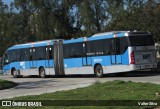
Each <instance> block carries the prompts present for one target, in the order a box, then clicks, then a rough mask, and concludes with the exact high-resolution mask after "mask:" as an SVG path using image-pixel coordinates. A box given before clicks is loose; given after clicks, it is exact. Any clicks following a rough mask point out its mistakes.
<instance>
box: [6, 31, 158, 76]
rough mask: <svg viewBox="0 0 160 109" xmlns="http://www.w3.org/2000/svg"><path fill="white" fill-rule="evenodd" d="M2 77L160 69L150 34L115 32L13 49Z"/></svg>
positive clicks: (23, 45) (10, 51) (10, 50)
mask: <svg viewBox="0 0 160 109" xmlns="http://www.w3.org/2000/svg"><path fill="white" fill-rule="evenodd" d="M3 64H4V65H3V74H4V75H5V74H11V75H13V77H18V76H22V75H25V76H29V75H39V76H40V77H42V78H44V77H46V76H47V75H54V76H61V75H74V74H95V76H97V77H102V76H103V74H109V73H123V72H128V71H134V70H142V69H154V68H156V67H157V63H156V53H155V46H154V41H153V37H152V35H151V34H150V33H149V32H142V31H113V32H105V33H98V34H95V35H93V36H91V37H83V38H78V39H71V40H59V39H57V40H47V41H40V42H33V43H26V44H19V45H14V46H12V47H10V48H9V49H8V50H7V51H6V53H5V55H4V57H3Z"/></svg>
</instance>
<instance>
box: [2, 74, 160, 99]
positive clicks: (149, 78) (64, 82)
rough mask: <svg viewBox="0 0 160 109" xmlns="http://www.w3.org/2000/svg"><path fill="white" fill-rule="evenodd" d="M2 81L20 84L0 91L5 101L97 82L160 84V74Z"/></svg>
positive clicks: (34, 78)
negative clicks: (115, 81) (118, 81)
mask: <svg viewBox="0 0 160 109" xmlns="http://www.w3.org/2000/svg"><path fill="white" fill-rule="evenodd" d="M0 79H5V80H10V81H14V82H16V83H18V85H17V86H16V87H14V88H11V89H6V90H0V99H4V98H12V97H18V96H25V95H38V94H42V93H49V92H56V91H61V90H70V89H76V88H80V87H86V86H89V85H91V84H94V83H95V82H97V81H99V82H107V81H113V80H124V81H134V82H150V83H156V84H160V72H151V71H137V72H128V73H127V74H126V75H125V76H116V75H115V74H110V75H105V76H104V77H103V78H96V77H94V76H93V75H83V76H82V75H76V76H67V77H61V78H55V77H47V78H38V77H23V78H13V77H12V76H0Z"/></svg>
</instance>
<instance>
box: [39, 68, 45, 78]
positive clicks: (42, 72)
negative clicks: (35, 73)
mask: <svg viewBox="0 0 160 109" xmlns="http://www.w3.org/2000/svg"><path fill="white" fill-rule="evenodd" d="M39 76H40V77H41V78H45V77H46V74H45V70H44V68H43V67H42V68H40V70H39Z"/></svg>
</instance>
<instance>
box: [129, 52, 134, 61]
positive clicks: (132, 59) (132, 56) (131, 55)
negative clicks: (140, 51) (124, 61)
mask: <svg viewBox="0 0 160 109" xmlns="http://www.w3.org/2000/svg"><path fill="white" fill-rule="evenodd" d="M130 57H131V63H130V64H135V59H134V52H131V54H130Z"/></svg>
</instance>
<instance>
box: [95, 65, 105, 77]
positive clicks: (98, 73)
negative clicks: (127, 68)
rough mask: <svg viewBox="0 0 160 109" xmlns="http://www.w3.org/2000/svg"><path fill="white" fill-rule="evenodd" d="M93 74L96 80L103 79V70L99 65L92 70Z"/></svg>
mask: <svg viewBox="0 0 160 109" xmlns="http://www.w3.org/2000/svg"><path fill="white" fill-rule="evenodd" d="M94 74H95V76H96V77H98V78H102V77H103V69H102V66H101V65H96V67H95V68H94Z"/></svg>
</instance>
